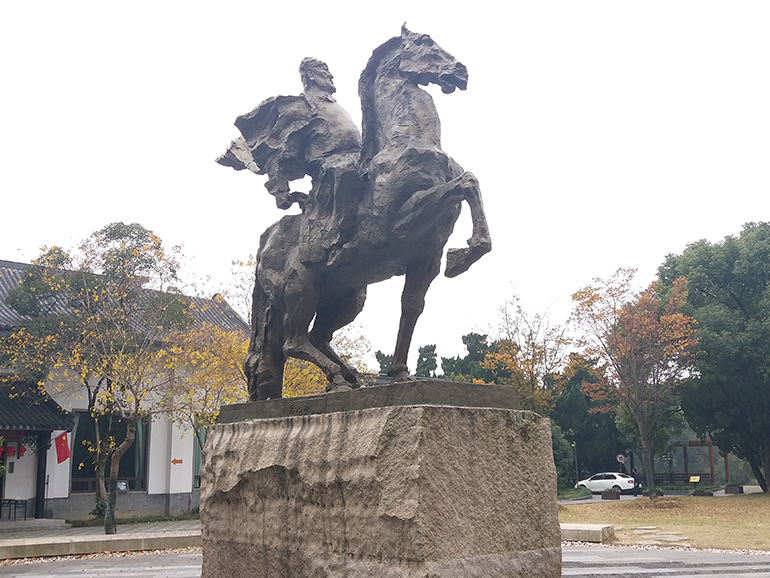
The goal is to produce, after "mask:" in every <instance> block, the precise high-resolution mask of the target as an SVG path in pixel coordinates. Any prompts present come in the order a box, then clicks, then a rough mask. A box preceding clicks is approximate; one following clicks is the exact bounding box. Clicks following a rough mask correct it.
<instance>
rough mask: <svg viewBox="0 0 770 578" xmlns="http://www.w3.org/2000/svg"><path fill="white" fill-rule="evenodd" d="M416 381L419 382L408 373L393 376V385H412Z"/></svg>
mask: <svg viewBox="0 0 770 578" xmlns="http://www.w3.org/2000/svg"><path fill="white" fill-rule="evenodd" d="M414 381H417V379H416V378H414V377H412V376H411V375H409V374H408V373H406V372H404V373H399V374H397V375H394V376H393V383H412V382H414Z"/></svg>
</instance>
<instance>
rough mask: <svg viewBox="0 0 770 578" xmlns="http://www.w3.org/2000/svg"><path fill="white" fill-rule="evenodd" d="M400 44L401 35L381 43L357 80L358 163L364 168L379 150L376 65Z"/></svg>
mask: <svg viewBox="0 0 770 578" xmlns="http://www.w3.org/2000/svg"><path fill="white" fill-rule="evenodd" d="M400 45H401V37H400V36H394V37H393V38H391V39H390V40H388V41H387V42H385V43H383V44H381V45H380V46H378V47H377V48H375V49H374V51H373V52H372V56H371V57H370V58H369V62H367V63H366V68H364V70H363V72H362V73H361V77H360V78H359V80H358V96H359V97H360V98H361V114H362V119H361V129H362V133H363V134H362V138H363V144H362V145H361V158H360V161H359V163H360V164H361V166H362V167H363V168H366V167H367V166H368V164H369V163H370V162H371V160H372V159H373V158H374V155H376V154H377V153H378V152H379V151H378V150H377V137H378V134H377V123H376V122H375V118H376V111H375V107H374V80H375V75H376V74H377V67H378V66H379V65H380V63H381V62H382V61H383V59H384V58H385V56H386V55H388V54H390V52H391V51H393V50H394V49H395V48H396V47H398V46H400Z"/></svg>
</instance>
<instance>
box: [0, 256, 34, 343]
mask: <svg viewBox="0 0 770 578" xmlns="http://www.w3.org/2000/svg"><path fill="white" fill-rule="evenodd" d="M25 267H28V265H24V264H23V263H14V262H13V261H2V260H0V331H10V330H11V329H13V328H14V327H16V326H18V325H19V324H20V323H22V322H23V321H24V318H23V317H22V316H21V315H19V314H18V313H16V311H14V310H13V309H11V307H9V306H8V305H6V303H5V296H6V295H8V292H9V291H10V290H11V289H13V288H14V287H16V286H17V285H18V284H19V283H20V282H21V279H22V277H23V275H24V268H25Z"/></svg>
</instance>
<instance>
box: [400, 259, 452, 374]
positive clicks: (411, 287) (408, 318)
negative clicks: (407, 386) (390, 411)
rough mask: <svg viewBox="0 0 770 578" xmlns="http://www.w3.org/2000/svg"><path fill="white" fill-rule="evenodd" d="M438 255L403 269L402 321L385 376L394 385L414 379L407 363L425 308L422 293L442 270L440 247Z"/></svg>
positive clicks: (426, 290) (425, 291)
mask: <svg viewBox="0 0 770 578" xmlns="http://www.w3.org/2000/svg"><path fill="white" fill-rule="evenodd" d="M437 253H438V255H437V257H436V258H435V259H433V260H430V261H423V262H420V263H417V264H410V265H407V267H406V281H405V282H404V291H403V293H402V294H401V320H400V321H399V324H398V336H397V337H396V350H395V352H394V353H393V361H392V362H391V365H390V370H388V375H390V376H391V377H392V378H393V381H394V382H402V381H414V378H413V377H412V376H410V375H409V369H408V368H407V365H406V361H407V356H408V355H409V347H410V346H411V344H412V335H414V328H415V325H416V324H417V319H418V318H419V317H420V314H421V313H422V311H423V309H424V308H425V294H426V293H427V292H428V287H430V284H431V282H432V281H433V280H434V279H435V278H436V276H437V275H438V273H439V271H440V269H441V248H438V249H437Z"/></svg>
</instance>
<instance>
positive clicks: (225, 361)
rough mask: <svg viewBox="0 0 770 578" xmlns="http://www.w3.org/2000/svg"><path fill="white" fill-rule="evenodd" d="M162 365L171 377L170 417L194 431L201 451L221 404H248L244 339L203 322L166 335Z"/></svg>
mask: <svg viewBox="0 0 770 578" xmlns="http://www.w3.org/2000/svg"><path fill="white" fill-rule="evenodd" d="M167 342H168V343H169V345H168V346H167V348H166V351H167V354H168V358H167V360H166V363H167V365H168V366H169V367H171V368H173V370H174V373H175V378H174V380H173V384H172V386H171V387H170V388H169V391H168V396H167V397H166V401H165V403H166V407H167V409H168V411H169V413H170V414H171V415H172V417H173V419H174V420H175V421H176V422H177V423H180V424H182V425H184V426H185V428H187V429H189V430H191V431H193V432H195V439H196V440H197V442H198V445H199V447H200V449H201V450H202V449H203V443H204V441H205V432H206V430H207V429H208V428H210V427H211V426H213V425H214V424H215V423H216V421H217V417H218V416H219V409H220V407H221V406H222V405H223V404H229V403H238V402H244V401H248V399H249V392H248V388H247V382H246V375H245V373H244V372H243V360H244V359H245V357H246V351H247V350H248V347H249V340H248V335H247V334H246V333H245V332H244V333H239V332H237V331H231V330H228V329H224V328H222V327H218V326H216V325H212V324H211V323H202V324H200V325H197V326H195V327H193V328H191V329H189V330H187V331H178V332H175V333H173V334H171V335H169V336H168V340H167Z"/></svg>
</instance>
